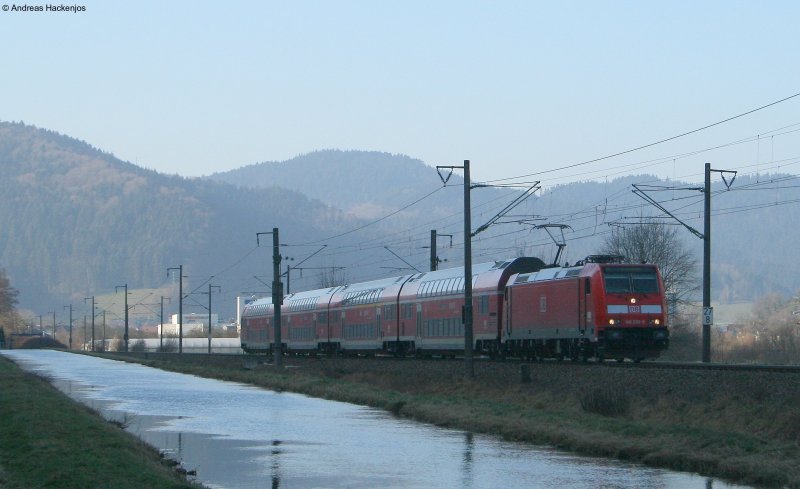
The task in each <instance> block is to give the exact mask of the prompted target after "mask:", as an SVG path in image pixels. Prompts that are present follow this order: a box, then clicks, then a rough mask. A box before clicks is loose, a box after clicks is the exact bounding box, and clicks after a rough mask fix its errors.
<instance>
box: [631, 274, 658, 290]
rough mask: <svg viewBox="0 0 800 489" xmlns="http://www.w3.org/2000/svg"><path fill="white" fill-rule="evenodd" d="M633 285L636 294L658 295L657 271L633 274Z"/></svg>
mask: <svg viewBox="0 0 800 489" xmlns="http://www.w3.org/2000/svg"><path fill="white" fill-rule="evenodd" d="M631 283H632V284H633V291H634V292H637V293H640V294H657V293H658V278H657V277H656V272H655V270H649V271H644V272H641V273H632V274H631Z"/></svg>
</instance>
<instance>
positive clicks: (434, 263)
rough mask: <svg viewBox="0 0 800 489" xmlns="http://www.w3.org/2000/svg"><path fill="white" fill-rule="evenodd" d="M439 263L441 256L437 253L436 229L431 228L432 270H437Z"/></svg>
mask: <svg viewBox="0 0 800 489" xmlns="http://www.w3.org/2000/svg"><path fill="white" fill-rule="evenodd" d="M438 265H439V257H438V256H437V255H436V230H435V229H431V272H435V271H436V269H437V268H438Z"/></svg>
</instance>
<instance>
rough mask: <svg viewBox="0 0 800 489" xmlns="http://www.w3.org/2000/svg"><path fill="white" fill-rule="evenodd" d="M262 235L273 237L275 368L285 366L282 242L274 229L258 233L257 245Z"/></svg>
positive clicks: (276, 229)
mask: <svg viewBox="0 0 800 489" xmlns="http://www.w3.org/2000/svg"><path fill="white" fill-rule="evenodd" d="M262 234H271V235H272V277H273V279H272V308H273V313H274V316H273V317H274V323H275V345H274V347H273V355H274V357H275V366H276V367H281V366H283V342H282V341H281V305H282V304H283V284H282V283H281V253H280V240H279V238H278V228H272V232H271V233H270V232H264V233H256V245H259V244H260V243H259V240H258V237H259V236H261V235H262Z"/></svg>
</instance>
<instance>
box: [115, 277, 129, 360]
mask: <svg viewBox="0 0 800 489" xmlns="http://www.w3.org/2000/svg"><path fill="white" fill-rule="evenodd" d="M119 289H125V334H124V335H123V337H122V339H123V340H124V341H125V350H124V351H125V353H128V284H125V285H117V286H116V287H115V288H114V293H115V294H116V293H117V291H118V290H119Z"/></svg>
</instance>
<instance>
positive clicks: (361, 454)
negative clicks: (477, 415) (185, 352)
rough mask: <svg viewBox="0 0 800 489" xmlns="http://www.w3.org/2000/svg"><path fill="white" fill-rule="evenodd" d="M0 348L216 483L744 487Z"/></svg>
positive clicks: (306, 400) (255, 391)
mask: <svg viewBox="0 0 800 489" xmlns="http://www.w3.org/2000/svg"><path fill="white" fill-rule="evenodd" d="M2 354H3V355H6V356H7V357H9V358H11V359H12V360H14V361H15V362H17V364H19V365H20V366H21V367H23V368H25V369H27V370H29V371H33V372H36V373H37V374H39V375H41V376H44V377H47V378H49V379H50V380H51V382H53V384H54V385H55V386H56V387H58V388H59V389H61V390H62V391H63V392H65V393H67V394H68V395H69V396H71V397H72V398H73V399H76V400H78V401H80V402H82V403H84V404H87V405H89V406H91V407H92V408H94V409H96V410H97V411H99V412H100V413H102V415H103V416H104V417H106V418H107V419H109V420H111V421H114V422H117V423H119V424H121V425H123V426H125V428H126V429H127V430H129V431H131V432H133V433H135V434H136V435H137V436H139V437H140V438H142V439H143V440H145V441H146V442H147V443H149V444H151V445H153V446H155V447H156V448H158V449H159V450H161V451H162V452H164V453H165V454H166V455H167V456H169V457H171V458H173V459H175V460H177V461H178V462H180V463H181V465H182V466H183V467H184V468H185V469H186V470H188V471H196V476H195V478H196V480H197V481H198V482H200V483H202V484H204V485H206V486H208V487H212V488H229V489H235V488H242V489H244V488H273V489H278V488H284V489H290V488H299V489H305V488H378V487H380V488H398V489H400V488H429V487H437V488H440V489H447V488H465V489H470V488H474V489H478V488H481V489H483V488H536V489H550V488H563V487H570V488H586V489H589V488H591V489H595V488H609V489H611V488H615V489H616V488H639V489H679V488H680V489H684V488H689V489H692V488H696V489H712V488H713V489H733V488H743V487H745V486H738V485H731V484H727V483H724V482H721V481H718V480H713V479H709V478H706V477H701V476H697V475H693V474H686V473H680V472H673V471H668V470H661V469H652V468H647V467H642V466H638V465H633V464H626V463H624V462H619V461H615V460H607V459H598V458H591V457H582V456H576V455H572V454H568V453H563V452H559V451H556V450H554V449H550V448H547V447H540V446H531V445H525V444H519V443H511V442H507V441H503V440H500V439H497V438H494V437H490V436H485V435H478V434H472V433H469V432H464V431H459V430H449V429H442V428H437V427H434V426H430V425H425V424H421V423H416V422H413V421H408V420H403V419H398V418H395V417H393V416H392V415H391V414H388V413H386V412H384V411H380V410H376V409H372V408H367V407H362V406H356V405H352V404H346V403H341V402H334V401H326V400H320V399H314V398H310V397H306V396H302V395H298V394H291V393H278V392H273V391H268V390H264V389H259V388H256V387H252V386H247V385H243V384H237V383H232V382H222V381H218V380H211V379H203V378H199V377H194V376H191V375H185V374H179V373H173V372H166V371H162V370H157V369H153V368H150V367H145V366H142V365H139V364H130V363H124V362H119V361H114V360H107V359H103V358H96V357H89V356H85V355H76V354H70V353H65V352H60V351H51V350H13V351H3V352H2Z"/></svg>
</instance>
